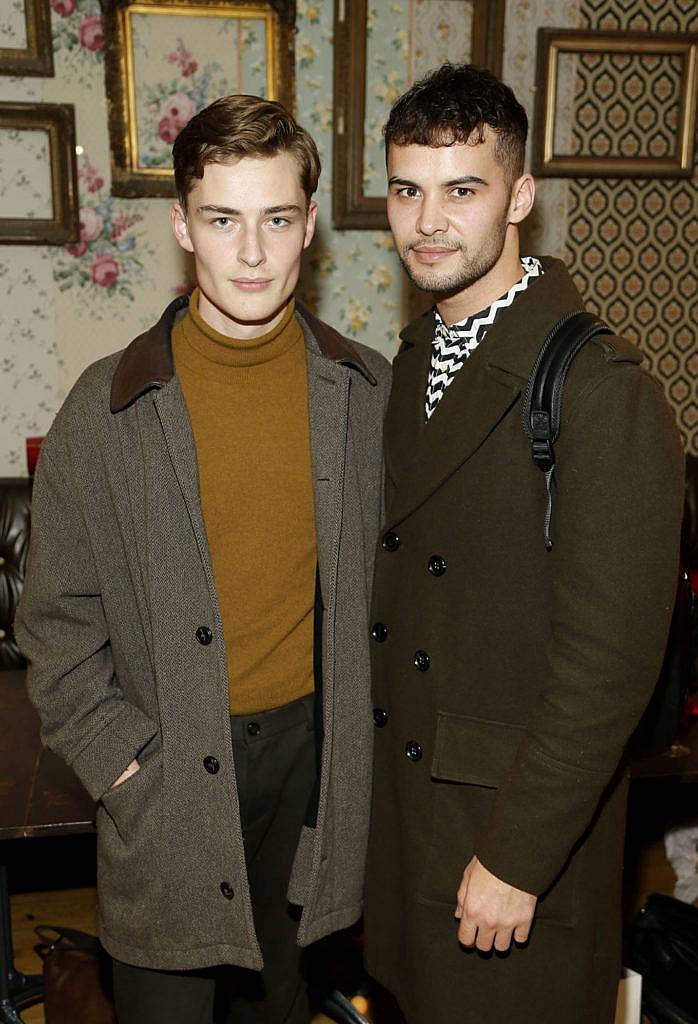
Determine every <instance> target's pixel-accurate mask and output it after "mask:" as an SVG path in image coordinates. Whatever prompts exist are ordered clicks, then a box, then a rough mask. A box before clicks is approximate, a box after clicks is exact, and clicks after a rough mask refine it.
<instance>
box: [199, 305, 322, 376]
mask: <svg viewBox="0 0 698 1024" xmlns="http://www.w3.org/2000/svg"><path fill="white" fill-rule="evenodd" d="M199 295H200V292H199V289H198V288H196V289H195V290H194V292H193V293H192V296H191V299H190V300H189V311H188V315H187V316H185V318H184V320H183V321H182V324H181V327H182V331H183V334H184V337H185V339H186V341H187V344H188V345H189V346H190V347H191V348H192V349H194V351H195V352H196V353H197V354H198V355H199V356H201V357H203V358H204V359H207V360H208V361H209V362H212V363H217V364H219V365H220V366H243V367H249V366H258V365H260V364H262V363H268V362H270V361H271V360H272V359H277V358H278V357H279V356H282V355H283V354H284V353H285V352H287V351H288V350H289V349H290V348H291V347H292V346H293V345H294V343H296V342H297V341H298V340H299V339H300V338H302V331H301V329H300V325H298V324H297V323H296V325H295V326H296V327H297V330H293V329H292V327H291V325H292V323H293V320H294V313H295V299H293V298H292V299H291V301H290V302H289V304H288V306H287V307H286V310H285V312H284V315H283V317H282V318H281V320H280V321H279V323H278V324H277V325H276V326H275V327H273V328H272V330H270V331H268V332H267V333H266V334H263V335H261V336H260V337H259V338H245V339H243V338H230V337H228V336H227V335H225V334H221V333H220V332H219V331H216V330H215V329H214V328H213V327H211V326H210V324H207V323H206V321H205V320H204V319H203V317H202V316H201V313H200V311H199ZM289 328H291V329H289Z"/></svg>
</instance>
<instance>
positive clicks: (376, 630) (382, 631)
mask: <svg viewBox="0 0 698 1024" xmlns="http://www.w3.org/2000/svg"><path fill="white" fill-rule="evenodd" d="M387 635H388V627H387V626H386V624H385V623H384V622H374V623H373V629H372V630H371V636H372V637H373V639H374V640H375V641H376V643H377V644H382V643H383V641H384V640H385V638H386V637H387Z"/></svg>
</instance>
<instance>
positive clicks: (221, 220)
mask: <svg viewBox="0 0 698 1024" xmlns="http://www.w3.org/2000/svg"><path fill="white" fill-rule="evenodd" d="M211 223H212V224H213V226H214V227H216V228H227V227H228V226H229V225H230V224H231V223H232V221H231V219H230V217H225V216H223V215H221V216H220V217H214V219H213V220H212V222H211Z"/></svg>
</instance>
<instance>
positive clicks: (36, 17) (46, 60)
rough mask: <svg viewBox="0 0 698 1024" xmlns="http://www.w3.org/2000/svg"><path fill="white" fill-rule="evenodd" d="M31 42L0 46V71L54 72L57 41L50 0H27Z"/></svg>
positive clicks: (45, 74) (25, 13) (44, 74)
mask: <svg viewBox="0 0 698 1024" xmlns="http://www.w3.org/2000/svg"><path fill="white" fill-rule="evenodd" d="M24 19H25V23H26V33H27V45H26V47H24V48H21V49H15V48H14V47H9V46H8V47H0V75H41V76H43V77H46V78H51V77H52V76H53V42H52V39H51V8H50V6H49V0H24Z"/></svg>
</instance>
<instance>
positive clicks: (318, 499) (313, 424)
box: [307, 348, 350, 605]
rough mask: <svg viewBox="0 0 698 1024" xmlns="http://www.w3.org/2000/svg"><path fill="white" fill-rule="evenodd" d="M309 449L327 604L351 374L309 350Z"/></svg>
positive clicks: (333, 581)
mask: <svg viewBox="0 0 698 1024" xmlns="http://www.w3.org/2000/svg"><path fill="white" fill-rule="evenodd" d="M307 355H308V406H309V417H310V449H311V459H312V472H313V491H314V496H315V529H316V535H317V550H318V562H319V565H320V586H321V589H322V596H323V603H324V604H325V605H327V604H328V601H329V599H330V595H332V594H333V593H334V591H335V588H336V566H337V558H338V552H339V537H340V531H341V525H342V494H343V490H344V458H345V453H346V446H347V431H348V420H349V386H350V372H349V370H348V369H347V367H345V366H342V365H341V364H338V363H334V362H332V361H331V360H329V359H325V358H324V357H323V356H321V355H319V354H318V353H317V352H315V351H314V349H313V348H308V349H307Z"/></svg>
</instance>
